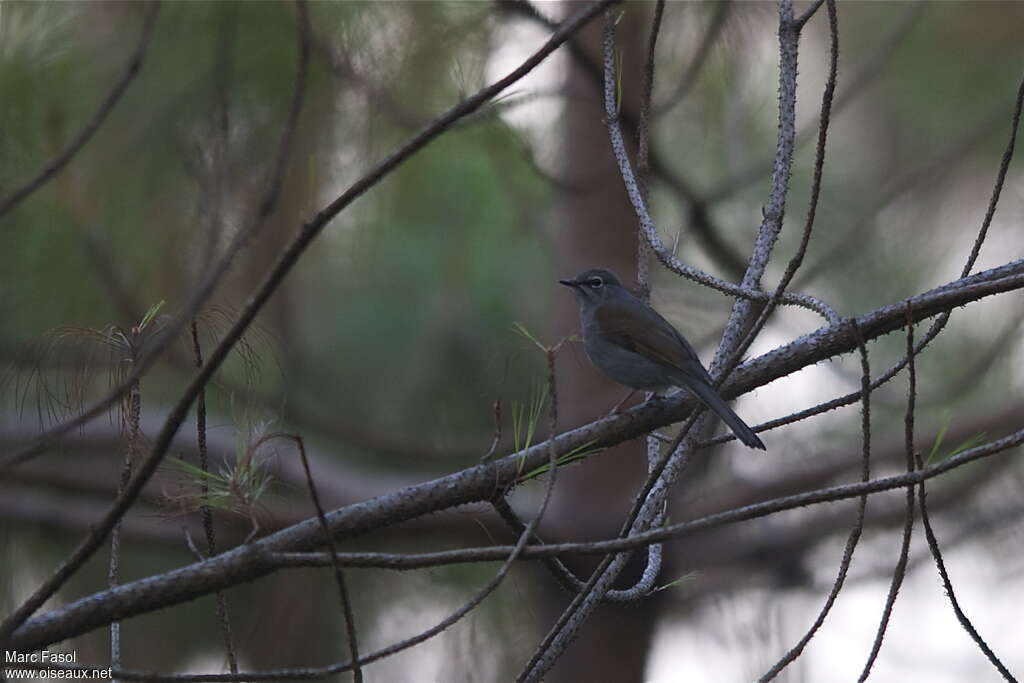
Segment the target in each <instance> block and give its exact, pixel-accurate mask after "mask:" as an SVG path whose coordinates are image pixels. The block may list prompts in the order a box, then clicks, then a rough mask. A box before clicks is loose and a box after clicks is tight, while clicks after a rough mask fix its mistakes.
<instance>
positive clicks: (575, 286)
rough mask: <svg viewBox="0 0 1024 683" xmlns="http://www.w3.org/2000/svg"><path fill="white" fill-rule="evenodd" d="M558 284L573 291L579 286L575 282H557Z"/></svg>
mask: <svg viewBox="0 0 1024 683" xmlns="http://www.w3.org/2000/svg"><path fill="white" fill-rule="evenodd" d="M558 284H561V285H565V286H566V287H572V288H573V289H575V288H577V287H579V286H580V283H579V282H576V280H559V281H558Z"/></svg>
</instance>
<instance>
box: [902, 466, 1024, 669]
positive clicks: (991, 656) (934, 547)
mask: <svg viewBox="0 0 1024 683" xmlns="http://www.w3.org/2000/svg"><path fill="white" fill-rule="evenodd" d="M961 455H962V454H961ZM914 457H915V459H916V461H917V469H918V471H919V472H920V471H921V470H922V469H924V462H923V459H922V457H921V454H920V453H915V454H914ZM955 457H958V456H954V458H955ZM950 459H952V458H950ZM947 462H948V460H947ZM917 485H918V489H917V500H918V505H919V507H920V509H921V522H922V524H924V535H925V538H926V539H928V548H929V550H931V552H932V557H933V558H935V568H936V569H938V570H939V576H940V577H941V578H942V586H943V588H945V591H946V596H947V597H948V598H949V604H950V605H952V606H953V611H954V612H955V613H956V618H957V620H958V621H959V622H960V625H961V626H963V628H964V630H965V631H967V634H968V635H969V636H970V637H971V640H973V641H974V642H975V643H976V644H977V645H978V648H979V649H980V650H981V651H982V653H984V655H985V656H986V657H987V658H988V661H990V662H992V666H994V667H995V668H996V669H997V670H998V671H999V673H1000V674H1002V676H1003V678H1005V679H1006V680H1007V681H1010V682H1011V683H1017V679H1016V678H1014V677H1013V674H1011V673H1010V670H1009V669H1007V668H1006V665H1004V664H1003V663H1002V661H1000V659H999V657H997V656H996V653H995V652H993V651H992V648H990V647H989V646H988V643H986V642H985V639H984V638H982V637H981V634H980V633H978V630H977V629H976V628H974V624H972V623H971V620H970V619H968V618H967V615H966V614H964V611H963V609H961V607H960V602H959V601H958V600H957V599H956V593H954V592H953V582H952V581H951V580H950V578H949V572H947V571H946V563H945V561H944V560H943V559H942V551H941V550H939V541H938V539H937V538H936V537H935V532H934V531H933V530H932V523H931V520H930V519H929V517H928V503H927V496H926V493H925V486H924V479H921V480H920V481H918V482H917Z"/></svg>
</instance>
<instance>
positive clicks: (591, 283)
mask: <svg viewBox="0 0 1024 683" xmlns="http://www.w3.org/2000/svg"><path fill="white" fill-rule="evenodd" d="M603 284H604V282H602V281H601V278H599V277H592V278H590V279H589V280H587V286H588V287H590V288H591V289H600V288H601V286H602V285H603Z"/></svg>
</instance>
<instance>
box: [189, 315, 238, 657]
mask: <svg viewBox="0 0 1024 683" xmlns="http://www.w3.org/2000/svg"><path fill="white" fill-rule="evenodd" d="M191 333H192V353H193V356H194V359H195V363H196V367H197V368H200V369H202V367H203V349H202V347H201V346H200V345H199V326H198V325H197V323H196V319H195V318H193V319H192V325H191ZM196 451H197V452H198V454H199V468H200V469H201V470H202V471H203V473H204V474H206V473H208V472H209V471H210V463H209V459H208V457H207V456H208V453H207V447H206V389H205V388H204V389H203V390H202V391H200V392H199V395H198V396H196ZM201 479H202V481H201V483H200V489H199V492H200V496H201V497H202V505H201V506H200V508H199V510H200V515H201V516H202V520H203V535H204V536H205V537H206V556H207V557H213V556H214V555H216V554H217V537H216V535H215V534H214V529H213V513H212V512H211V510H210V496H209V493H210V482H209V480H208V479H207V478H206V477H202V478H201ZM186 538H188V539H189V542H191V536H186ZM214 599H215V601H216V602H215V608H214V609H215V610H216V615H217V623H218V624H219V625H220V633H221V639H222V640H223V642H224V653H225V654H226V655H227V658H228V669H229V670H230V671H231V673H238V657H237V656H236V655H235V644H234V638H232V635H231V616H230V614H229V613H228V601H227V596H225V595H224V593H223V591H217V593H216V594H215V595H214Z"/></svg>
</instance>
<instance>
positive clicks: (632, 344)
mask: <svg viewBox="0 0 1024 683" xmlns="http://www.w3.org/2000/svg"><path fill="white" fill-rule="evenodd" d="M638 303H639V302H638ZM594 322H595V323H596V324H595V325H594V327H593V328H592V330H591V332H592V333H594V332H597V333H599V334H601V336H602V337H604V338H605V340H607V341H609V342H612V343H614V344H617V345H619V346H621V347H623V348H625V349H628V350H630V351H632V352H634V353H638V354H640V355H641V356H644V357H646V358H649V359H651V360H653V361H655V362H656V363H660V364H662V365H665V366H667V367H669V368H672V369H675V370H678V371H679V372H681V373H683V374H685V375H687V376H689V377H692V378H694V379H698V380H703V381H705V382H710V381H711V378H710V376H708V372H707V370H705V369H704V366H703V365H702V364H701V362H700V358H699V357H698V356H697V352H696V351H694V350H693V347H692V346H690V344H689V342H687V341H686V339H684V338H683V335H681V334H679V332H677V331H676V328H674V327H672V324H671V323H669V322H668V321H667V320H665V319H664V318H663V317H661V315H660V314H659V313H658V312H657V311H655V310H654V309H653V308H651V307H649V306H646V305H640V306H637V305H632V306H629V305H624V304H621V303H619V302H616V301H605V302H604V303H602V304H601V305H600V306H598V307H597V309H596V310H595V311H594ZM641 331H642V332H641Z"/></svg>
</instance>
